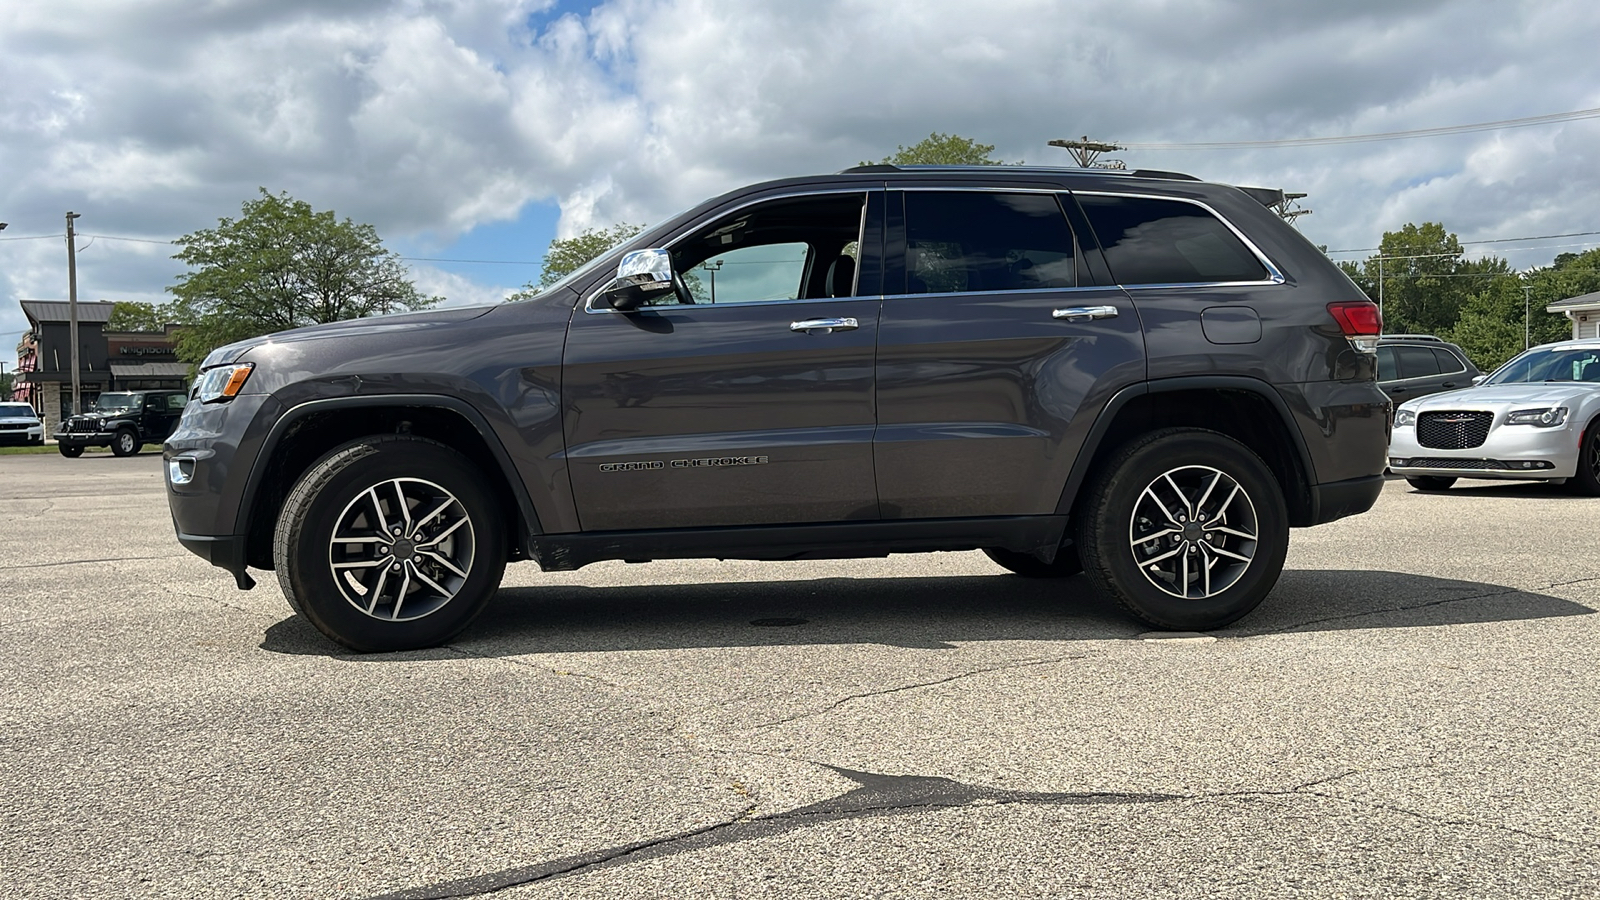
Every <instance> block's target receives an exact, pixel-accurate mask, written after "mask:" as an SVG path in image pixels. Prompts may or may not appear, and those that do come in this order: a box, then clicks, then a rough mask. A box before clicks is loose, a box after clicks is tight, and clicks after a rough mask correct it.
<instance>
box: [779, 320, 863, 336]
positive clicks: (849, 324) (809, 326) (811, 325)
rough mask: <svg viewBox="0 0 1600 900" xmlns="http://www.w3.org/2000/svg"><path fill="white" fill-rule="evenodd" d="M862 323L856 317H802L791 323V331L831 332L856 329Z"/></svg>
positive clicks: (807, 332)
mask: <svg viewBox="0 0 1600 900" xmlns="http://www.w3.org/2000/svg"><path fill="white" fill-rule="evenodd" d="M860 327H861V323H859V322H857V321H856V320H855V319H850V318H845V319H801V320H800V321H798V322H791V323H789V330H790V331H803V332H805V333H806V334H831V333H833V332H835V331H855V330H856V329H857V328H860Z"/></svg>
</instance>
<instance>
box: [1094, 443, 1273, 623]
mask: <svg viewBox="0 0 1600 900" xmlns="http://www.w3.org/2000/svg"><path fill="white" fill-rule="evenodd" d="M1169 476H1170V480H1169ZM1174 485H1176V487H1177V488H1179V489H1180V490H1177V491H1174V488H1173V486H1174ZM1207 485H1210V487H1209V489H1208V487H1207ZM1218 488H1220V489H1221V490H1218ZM1234 488H1237V493H1234V492H1233V489H1234ZM1222 491H1228V493H1227V494H1223V493H1222ZM1174 507H1175V509H1174ZM1158 510H1166V511H1167V512H1165V513H1162V512H1159V511H1158ZM1152 517H1155V518H1164V519H1165V520H1164V521H1161V522H1160V523H1159V524H1158V523H1157V522H1156V521H1155V518H1152ZM1073 519H1074V522H1075V527H1076V534H1075V538H1076V542H1077V546H1078V555H1079V557H1080V558H1081V559H1082V560H1083V562H1084V572H1085V574H1087V575H1088V576H1089V581H1090V583H1091V584H1093V585H1094V586H1095V588H1096V589H1098V590H1099V591H1101V592H1102V593H1104V594H1106V595H1107V596H1109V597H1111V598H1112V599H1113V600H1115V601H1116V602H1117V604H1118V605H1120V606H1121V607H1122V608H1123V609H1125V610H1127V611H1128V612H1129V613H1131V614H1132V615H1133V616H1134V617H1135V618H1137V619H1139V620H1141V621H1143V622H1146V623H1148V624H1150V625H1153V626H1155V627H1157V628H1163V629H1167V630H1172V631H1204V630H1208V629H1212V628H1221V627H1222V626H1224V625H1228V624H1230V623H1232V622H1235V621H1238V620H1239V619H1241V618H1243V617H1244V616H1245V615H1246V614H1248V613H1249V612H1250V611H1251V610H1253V609H1255V608H1256V607H1257V606H1258V605H1260V603H1261V601H1262V600H1264V599H1265V598H1266V596H1267V593H1268V592H1269V591H1271V590H1272V588H1273V586H1274V585H1276V584H1277V583H1278V576H1279V574H1280V573H1282V571H1283V561H1284V558H1285V556H1286V555H1287V553H1288V549H1289V516H1288V510H1287V508H1286V505H1285V503H1284V500H1283V489H1282V488H1281V487H1280V486H1279V484H1278V482H1277V479H1275V478H1274V477H1273V475H1272V471H1271V470H1270V469H1268V468H1267V466H1266V464H1265V463H1263V462H1262V461H1261V458H1260V457H1258V456H1256V455H1255V454H1254V453H1253V452H1251V451H1250V449H1249V448H1248V447H1246V446H1244V445H1243V444H1241V443H1239V442H1238V441H1236V440H1234V439H1233V438H1230V437H1228V436H1227V435H1224V434H1219V433H1217V432H1214V431H1206V430H1202V429H1192V428H1169V429H1163V430H1161V431H1154V432H1151V433H1149V434H1146V435H1143V436H1141V437H1138V438H1136V439H1134V440H1133V441H1131V442H1130V443H1128V444H1126V445H1125V446H1123V447H1122V448H1120V449H1118V450H1117V451H1116V452H1115V453H1113V454H1112V456H1111V458H1110V459H1108V460H1107V461H1106V463H1105V465H1103V466H1102V467H1100V469H1099V470H1098V471H1097V472H1096V474H1095V475H1094V477H1093V479H1092V480H1091V481H1090V483H1089V485H1088V486H1087V489H1086V491H1085V492H1084V494H1083V495H1082V497H1081V499H1080V502H1079V503H1078V504H1077V507H1076V511H1075V513H1074V515H1073ZM1207 520H1209V522H1208V521H1207ZM1180 522H1181V523H1182V524H1181V525H1180V524H1179V523H1180ZM1186 548H1189V549H1186ZM1169 551H1172V552H1169ZM1230 557H1231V558H1230ZM1170 560H1176V561H1175V562H1173V561H1170ZM1190 560H1194V561H1195V562H1194V564H1193V565H1192V566H1191V565H1190ZM1168 570H1170V571H1168ZM1213 578H1215V580H1213ZM1180 582H1182V587H1181V594H1182V595H1181V596H1180V588H1179V583H1180Z"/></svg>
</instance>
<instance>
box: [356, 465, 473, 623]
mask: <svg viewBox="0 0 1600 900" xmlns="http://www.w3.org/2000/svg"><path fill="white" fill-rule="evenodd" d="M475 546H476V541H475V534H474V532H473V528H472V519H471V517H470V516H469V515H468V514H467V510H466V507H465V506H463V505H462V503H461V501H460V500H458V499H457V498H456V496H455V495H454V494H452V493H450V492H449V491H447V490H445V489H444V488H442V487H440V486H439V485H437V484H434V483H433V482H431V481H424V480H422V479H420V478H394V479H390V480H388V481H384V482H380V483H378V484H375V485H373V486H371V487H369V488H367V489H366V490H365V491H363V492H361V493H360V494H358V495H356V497H355V499H353V500H351V501H350V502H349V503H348V504H347V505H346V506H345V508H344V511H343V512H341V513H340V514H339V518H338V520H337V522H336V523H335V524H334V528H333V537H332V538H331V540H330V542H329V546H328V562H329V564H330V565H331V566H332V567H333V574H334V581H335V583H337V584H338V586H339V592H340V593H341V594H343V596H344V599H345V600H346V601H348V602H349V603H350V605H351V606H354V607H355V608H356V609H358V610H360V611H361V612H362V613H364V614H366V615H368V616H371V617H372V618H375V619H382V620H384V621H391V622H396V621H410V620H414V619H420V618H422V617H424V616H426V615H429V614H430V613H434V612H437V611H438V610H440V609H441V608H443V607H444V606H445V605H446V604H448V603H449V602H450V601H451V600H452V599H454V597H455V596H456V594H457V593H458V592H459V591H460V590H461V587H462V585H463V584H464V583H465V582H466V580H467V576H468V574H469V573H471V571H472V563H473V555H474V548H475Z"/></svg>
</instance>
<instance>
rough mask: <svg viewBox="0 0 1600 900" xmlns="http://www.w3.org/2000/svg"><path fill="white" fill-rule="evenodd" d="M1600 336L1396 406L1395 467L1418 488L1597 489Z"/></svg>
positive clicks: (1539, 351)
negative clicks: (1473, 481) (1469, 483)
mask: <svg viewBox="0 0 1600 900" xmlns="http://www.w3.org/2000/svg"><path fill="white" fill-rule="evenodd" d="M1597 424H1600V341H1596V340H1594V339H1593V338H1590V339H1587V340H1581V341H1561V342H1559V343H1555V344H1545V345H1543V346H1540V347H1534V348H1533V349H1531V350H1528V351H1525V352H1524V353H1522V354H1521V355H1520V356H1517V357H1515V358H1514V359H1512V360H1511V361H1510V362H1508V363H1506V364H1505V365H1503V366H1501V367H1500V368H1499V369H1497V370H1495V372H1494V374H1493V375H1490V376H1489V377H1488V378H1485V379H1484V380H1483V381H1482V382H1481V383H1480V384H1479V385H1478V386H1477V387H1472V388H1467V389H1465V390H1459V391H1453V392H1451V393H1448V394H1436V395H1434V396H1431V397H1424V398H1422V399H1419V400H1410V401H1407V402H1405V403H1403V404H1401V405H1400V408H1399V409H1398V410H1396V411H1395V417H1394V436H1393V438H1392V440H1391V441H1390V444H1389V457H1390V458H1389V468H1390V469H1391V470H1392V471H1393V472H1395V473H1396V474H1398V475H1404V476H1405V478H1406V481H1408V482H1410V483H1411V486H1412V487H1415V488H1417V489H1419V490H1425V491H1442V490H1446V489H1447V488H1449V487H1450V486H1451V485H1452V484H1454V483H1455V481H1456V479H1457V478H1496V479H1514V480H1519V481H1550V482H1557V483H1562V482H1565V483H1570V484H1571V485H1572V486H1573V487H1574V488H1575V489H1576V490H1578V491H1579V492H1581V493H1584V494H1590V495H1600V427H1596V426H1597Z"/></svg>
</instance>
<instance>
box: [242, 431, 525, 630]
mask: <svg viewBox="0 0 1600 900" xmlns="http://www.w3.org/2000/svg"><path fill="white" fill-rule="evenodd" d="M503 521H504V520H503V516H502V514H501V509H500V506H499V504H498V503H497V502H496V500H495V498H494V496H493V495H492V494H491V493H490V491H489V489H488V486H487V485H486V484H485V483H484V481H483V479H482V478H481V477H480V476H479V475H478V474H477V473H476V472H475V471H474V470H473V468H472V466H471V464H470V463H469V462H468V461H467V459H466V458H465V457H463V456H462V455H461V454H459V453H457V452H456V451H454V450H452V449H450V448H449V447H446V446H444V445H443V444H439V443H435V442H433V441H428V440H424V439H422V438H415V437H410V436H405V435H390V436H382V437H369V438H363V439H361V440H358V441H354V442H352V443H349V444H345V445H344V446H341V447H339V448H337V449H335V450H333V451H332V452H330V453H329V454H328V455H327V456H324V457H323V458H322V460H321V461H320V462H318V463H317V464H316V465H314V466H312V467H311V469H310V471H308V472H307V473H306V474H305V476H304V477H302V478H301V479H300V482H299V484H297V485H295V488H294V490H293V491H292V492H291V493H290V495H289V498H288V499H287V500H285V501H284V504H283V511H282V512H281V513H280V514H279V517H278V524H277V529H276V531H275V532H274V534H273V542H272V555H273V563H274V566H275V568H276V570H277V573H278V583H279V584H280V585H281V586H282V588H283V593H284V596H285V597H287V598H288V600H289V603H290V604H291V605H292V606H293V607H294V608H295V610H296V611H297V612H299V613H300V614H302V615H304V616H305V617H306V618H307V619H308V620H310V622H311V624H313V625H315V626H316V627H317V629H318V630H320V631H321V632H322V633H323V634H325V635H327V636H328V637H330V638H332V639H333V640H335V641H338V642H339V643H341V644H343V645H345V646H347V647H350V648H351V649H354V650H360V651H364V652H365V651H385V650H413V649H418V648H421V647H432V646H435V645H437V644H442V643H444V642H445V641H447V640H449V639H450V638H452V637H454V636H455V635H456V634H458V633H460V631H461V630H462V629H463V628H466V627H467V625H468V624H469V623H470V622H471V621H472V620H473V619H474V618H475V617H476V616H477V615H478V613H479V612H481V611H482V610H483V607H484V606H485V605H486V604H487V603H488V602H489V598H490V597H492V596H493V595H494V592H495V589H496V588H498V587H499V585H500V576H501V575H502V574H503V573H504V571H505V564H506V538H505V530H504V524H503Z"/></svg>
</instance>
